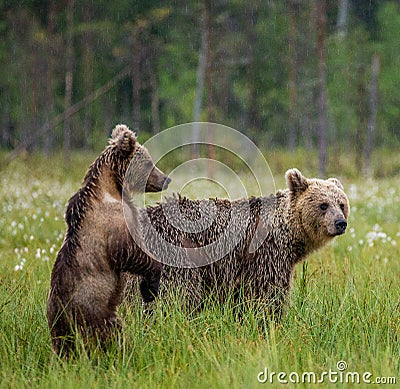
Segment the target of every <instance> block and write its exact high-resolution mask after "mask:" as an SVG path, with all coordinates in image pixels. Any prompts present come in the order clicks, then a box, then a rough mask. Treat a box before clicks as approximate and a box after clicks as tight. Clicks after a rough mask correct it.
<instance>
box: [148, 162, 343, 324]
mask: <svg viewBox="0 0 400 389" xmlns="http://www.w3.org/2000/svg"><path fill="white" fill-rule="evenodd" d="M286 180H287V185H288V188H287V189H286V190H280V191H278V192H277V193H276V194H275V195H272V196H270V197H260V198H249V199H242V200H237V201H229V200H223V199H210V200H189V199H187V198H183V197H179V198H173V199H169V200H167V201H166V202H164V203H162V204H160V205H158V206H156V207H148V208H147V209H146V210H141V219H142V226H143V236H144V240H145V243H146V246H147V247H148V249H149V251H150V252H151V253H152V254H153V255H154V256H155V257H156V258H158V259H159V260H161V261H163V262H164V263H165V261H168V263H169V264H170V265H171V264H174V265H175V266H169V265H165V264H164V265H163V271H162V277H161V287H160V293H161V294H160V295H161V296H166V295H168V293H169V292H170V290H174V291H178V292H177V295H179V296H182V301H184V303H185V304H186V305H187V306H188V307H189V308H190V309H193V308H199V307H201V306H202V304H203V302H204V300H205V298H206V297H207V296H213V297H214V298H217V299H219V300H220V301H222V302H223V301H225V300H226V298H227V296H228V295H233V296H239V295H240V296H242V298H243V299H244V300H245V301H246V300H249V299H257V300H259V301H261V302H263V303H264V304H266V305H267V306H268V307H270V309H271V311H272V312H273V313H274V314H275V315H276V316H277V317H279V316H280V314H281V310H282V307H283V306H284V302H285V301H286V299H287V297H288V295H289V291H290V286H291V281H292V277H293V270H294V266H295V265H296V264H297V263H299V262H300V261H302V260H304V259H305V258H306V256H307V255H308V254H309V253H311V252H312V251H314V250H316V249H318V248H320V247H322V246H323V245H325V244H326V243H327V242H328V241H330V240H331V239H332V238H333V237H334V236H336V235H339V234H341V233H343V232H344V230H343V231H339V230H337V227H335V223H337V222H338V221H339V222H340V220H342V223H345V224H347V222H346V219H347V217H348V214H349V202H348V199H347V197H346V195H345V193H344V191H343V187H342V185H341V183H340V182H339V180H337V179H328V180H320V179H307V178H305V177H303V176H302V174H301V173H300V172H299V171H298V170H297V169H291V170H289V171H288V172H287V173H286ZM322 204H326V205H327V209H326V210H323V209H321V206H322ZM323 207H325V205H324V206H323ZM211 209H214V210H216V211H215V213H212V212H211V211H207V210H211ZM207 212H209V214H210V217H214V220H213V221H212V223H210V220H208V217H207ZM234 212H235V213H236V214H237V215H239V216H238V217H236V221H235V222H234V223H231V224H229V220H230V218H232V215H234ZM201 214H203V219H201V218H200V215H201ZM204 215H206V216H205V217H204ZM213 215H214V216H213ZM171 217H172V219H171ZM196 219H197V220H203V223H204V225H203V226H200V228H199V231H197V232H189V231H185V230H184V229H183V228H181V225H183V224H184V222H185V220H189V221H193V220H196ZM147 220H149V221H150V223H149V222H147ZM171 220H172V221H173V223H172V224H171ZM199 223H201V221H199ZM155 231H156V232H157V234H159V236H161V237H162V238H163V239H165V240H166V241H167V242H169V243H171V246H168V247H169V248H168V247H167V246H165V245H164V246H162V245H161V244H160V243H159V241H157V240H156V239H155V236H156V235H157V234H155ZM223 233H226V236H225V237H222V234H223ZM239 234H242V235H241V237H240V239H237V236H239ZM219 239H224V240H225V241H224V243H223V244H222V247H223V245H224V244H226V245H229V244H232V243H231V242H233V241H234V240H235V239H237V242H235V243H234V244H233V245H234V247H231V250H230V252H229V253H228V254H227V255H224V256H223V257H222V258H221V257H220V256H218V254H219V253H218V252H216V251H215V252H214V253H213V252H212V250H211V251H209V252H208V254H207V255H203V257H202V258H199V257H196V254H197V252H198V251H193V250H191V248H193V247H196V248H201V247H210V246H208V245H210V244H212V243H213V242H216V241H218V240H219ZM173 246H174V247H175V249H174V248H173ZM179 248H184V250H180V249H179ZM216 250H217V249H216ZM213 255H214V258H212V256H213ZM207 256H208V258H206V257H207ZM216 258H221V259H219V260H218V261H216V262H213V263H211V264H208V265H206V266H202V267H196V268H181V267H179V266H181V265H182V264H185V265H188V264H189V265H190V264H193V265H199V264H200V263H204V260H206V261H207V260H208V261H209V260H210V259H211V260H213V259H216ZM176 266H177V267H176Z"/></svg>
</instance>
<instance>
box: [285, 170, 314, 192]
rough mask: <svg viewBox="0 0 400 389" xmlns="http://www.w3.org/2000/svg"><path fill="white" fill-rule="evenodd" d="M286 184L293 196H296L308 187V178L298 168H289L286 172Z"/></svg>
mask: <svg viewBox="0 0 400 389" xmlns="http://www.w3.org/2000/svg"><path fill="white" fill-rule="evenodd" d="M285 178H286V184H287V187H288V188H289V191H290V194H291V196H292V197H293V198H294V197H296V196H297V195H298V194H300V193H303V192H304V191H305V190H306V189H307V188H308V180H307V178H305V177H304V176H303V175H302V174H301V172H300V171H299V170H297V169H289V170H288V171H287V172H286V174H285Z"/></svg>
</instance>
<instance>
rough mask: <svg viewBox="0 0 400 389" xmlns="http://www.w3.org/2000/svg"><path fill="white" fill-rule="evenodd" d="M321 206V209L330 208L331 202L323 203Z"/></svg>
mask: <svg viewBox="0 0 400 389" xmlns="http://www.w3.org/2000/svg"><path fill="white" fill-rule="evenodd" d="M319 207H320V208H321V211H326V210H327V209H328V207H329V204H327V203H322V204H321V205H320V206H319Z"/></svg>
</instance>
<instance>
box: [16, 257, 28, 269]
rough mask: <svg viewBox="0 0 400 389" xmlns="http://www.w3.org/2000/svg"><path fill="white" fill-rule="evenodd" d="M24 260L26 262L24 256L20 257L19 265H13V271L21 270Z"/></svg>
mask: <svg viewBox="0 0 400 389" xmlns="http://www.w3.org/2000/svg"><path fill="white" fill-rule="evenodd" d="M25 262H26V258H22V259H21V262H20V263H19V265H16V266H15V267H14V270H15V271H19V270H23V268H24V265H25Z"/></svg>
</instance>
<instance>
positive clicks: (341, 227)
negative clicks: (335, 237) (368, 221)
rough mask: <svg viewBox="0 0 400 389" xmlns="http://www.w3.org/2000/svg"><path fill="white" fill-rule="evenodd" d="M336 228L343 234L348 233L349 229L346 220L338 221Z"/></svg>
mask: <svg viewBox="0 0 400 389" xmlns="http://www.w3.org/2000/svg"><path fill="white" fill-rule="evenodd" d="M335 227H336V230H337V231H338V232H339V233H340V234H342V233H343V232H345V231H346V227H347V221H346V219H338V220H336V221H335Z"/></svg>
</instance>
